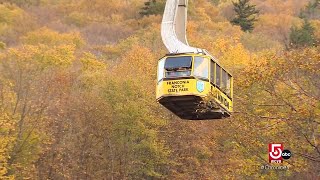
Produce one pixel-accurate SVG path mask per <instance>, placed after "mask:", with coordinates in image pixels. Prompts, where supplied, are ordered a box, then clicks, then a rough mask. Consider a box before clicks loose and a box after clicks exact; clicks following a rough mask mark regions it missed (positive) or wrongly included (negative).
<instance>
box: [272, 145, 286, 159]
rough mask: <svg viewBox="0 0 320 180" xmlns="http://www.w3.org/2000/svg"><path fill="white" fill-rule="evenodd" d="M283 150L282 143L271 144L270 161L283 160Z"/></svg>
mask: <svg viewBox="0 0 320 180" xmlns="http://www.w3.org/2000/svg"><path fill="white" fill-rule="evenodd" d="M282 151H283V145H282V144H280V143H277V144H269V162H282V156H281V155H282Z"/></svg>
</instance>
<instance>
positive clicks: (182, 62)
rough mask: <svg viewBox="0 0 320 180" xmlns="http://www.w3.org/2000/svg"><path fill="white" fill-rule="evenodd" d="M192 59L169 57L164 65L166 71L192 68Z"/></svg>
mask: <svg viewBox="0 0 320 180" xmlns="http://www.w3.org/2000/svg"><path fill="white" fill-rule="evenodd" d="M191 62H192V57H191V56H180V57H168V58H167V59H166V62H165V64H164V68H165V69H166V70H174V69H179V68H191Z"/></svg>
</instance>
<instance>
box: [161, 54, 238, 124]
mask: <svg viewBox="0 0 320 180" xmlns="http://www.w3.org/2000/svg"><path fill="white" fill-rule="evenodd" d="M232 96H233V78H232V76H231V74H230V73H229V72H227V71H226V70H225V69H224V68H223V67H222V66H221V65H220V64H218V63H217V62H216V61H215V59H214V58H213V57H212V56H210V55H206V54H194V53H190V54H189V53H183V54H167V55H166V56H165V57H163V58H161V59H160V60H159V62H158V75H157V90H156V97H157V101H158V102H159V103H160V104H162V105H163V106H164V107H166V108H167V109H168V110H170V111H171V112H173V113H174V114H176V115H177V116H179V117H180V118H181V119H187V120H209V119H222V118H226V117H229V116H230V115H231V112H232Z"/></svg>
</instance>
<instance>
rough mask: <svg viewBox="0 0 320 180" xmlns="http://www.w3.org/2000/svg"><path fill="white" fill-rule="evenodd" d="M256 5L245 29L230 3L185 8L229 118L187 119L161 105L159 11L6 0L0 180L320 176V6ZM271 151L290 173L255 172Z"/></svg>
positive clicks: (312, 1)
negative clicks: (222, 78)
mask: <svg viewBox="0 0 320 180" xmlns="http://www.w3.org/2000/svg"><path fill="white" fill-rule="evenodd" d="M234 2H237V1H236V0H235V1H234ZM248 2H249V3H250V4H251V5H254V6H253V7H254V8H255V10H257V11H256V12H255V13H256V16H255V18H254V20H253V21H252V23H253V25H252V28H251V26H249V27H250V29H249V30H248V31H246V29H244V28H243V27H240V26H239V25H241V23H242V24H243V19H241V18H240V17H242V16H238V19H237V13H236V11H234V3H233V2H232V0H189V3H190V5H189V17H188V19H189V20H188V30H187V34H188V40H189V43H190V44H191V45H193V46H197V47H202V48H204V49H207V50H208V51H209V52H211V53H212V54H213V55H214V56H215V57H217V58H218V59H219V61H220V62H221V64H223V65H224V66H225V67H226V68H227V69H228V70H230V71H231V72H232V74H233V76H234V83H235V84H234V87H235V90H234V111H235V112H234V113H233V115H232V117H231V118H228V119H223V120H217V121H184V120H181V119H179V118H178V117H176V116H174V115H173V114H172V113H170V112H169V111H167V110H166V109H165V108H163V107H162V106H160V105H159V104H157V103H156V100H155V85H156V66H157V61H158V59H159V58H161V57H162V56H163V55H164V54H166V52H167V50H166V49H165V47H164V45H163V44H162V40H161V35H160V24H161V19H162V12H163V8H164V4H165V1H164V0H157V1H148V0H123V1H119V0H108V1H106V0H0V179H260V178H261V179H277V178H281V179H318V178H319V177H320V70H319V69H320V4H319V1H318V0H251V1H248ZM252 12H254V11H252ZM235 19H236V20H235ZM269 143H283V145H284V148H285V149H289V150H290V151H291V152H292V157H291V158H290V159H289V160H287V161H284V162H283V163H282V164H279V165H281V166H284V165H285V166H287V167H288V168H289V169H287V170H277V169H262V168H261V166H263V165H267V164H269V162H268V144H269ZM272 165H273V166H278V165H277V164H272Z"/></svg>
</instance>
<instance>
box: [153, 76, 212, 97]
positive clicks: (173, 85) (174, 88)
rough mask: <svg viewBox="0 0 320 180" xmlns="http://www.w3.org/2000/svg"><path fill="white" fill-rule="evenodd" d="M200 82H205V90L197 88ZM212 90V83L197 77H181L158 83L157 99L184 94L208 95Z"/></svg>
mask: <svg viewBox="0 0 320 180" xmlns="http://www.w3.org/2000/svg"><path fill="white" fill-rule="evenodd" d="M197 81H198V83H200V82H201V83H203V84H204V89H203V91H201V89H200V91H199V90H198V89H197ZM209 92H210V83H209V82H206V81H202V80H196V79H179V80H167V81H161V82H159V83H158V85H157V99H158V98H160V97H161V96H170V95H175V96H182V95H197V96H206V95H207V94H208V93H209Z"/></svg>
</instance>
